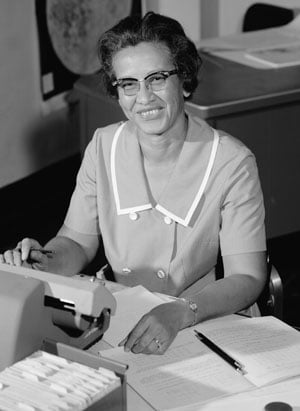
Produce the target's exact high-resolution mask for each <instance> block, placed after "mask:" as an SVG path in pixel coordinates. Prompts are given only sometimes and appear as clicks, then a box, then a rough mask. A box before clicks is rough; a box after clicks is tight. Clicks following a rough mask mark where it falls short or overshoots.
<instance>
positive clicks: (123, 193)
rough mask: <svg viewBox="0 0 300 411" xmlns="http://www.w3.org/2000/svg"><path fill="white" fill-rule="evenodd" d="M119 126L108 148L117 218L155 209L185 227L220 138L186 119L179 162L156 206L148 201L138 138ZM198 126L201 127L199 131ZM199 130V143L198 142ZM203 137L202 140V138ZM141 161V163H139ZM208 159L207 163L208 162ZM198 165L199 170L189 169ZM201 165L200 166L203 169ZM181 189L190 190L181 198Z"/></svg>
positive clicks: (196, 121)
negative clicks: (187, 122)
mask: <svg viewBox="0 0 300 411" xmlns="http://www.w3.org/2000/svg"><path fill="white" fill-rule="evenodd" d="M126 124H129V122H124V123H122V124H121V125H120V126H119V127H118V129H117V130H116V132H115V135H114V137H113V142H112V147H111V179H112V186H113V193H114V198H115V204H116V209H117V214H118V215H124V214H129V213H133V212H139V211H145V210H148V209H152V208H156V210H158V211H159V212H161V213H162V214H164V215H165V216H168V217H170V218H171V219H172V220H174V221H176V222H178V223H180V224H182V225H183V226H185V227H187V226H188V225H189V223H190V221H191V219H192V217H193V214H194V212H195V210H196V208H197V206H198V204H199V202H200V200H201V197H202V195H203V193H204V190H205V187H206V185H207V182H208V180H209V176H210V174H211V171H212V168H213V164H214V161H215V157H216V153H217V148H218V143H219V134H218V132H217V131H216V130H214V133H213V134H214V136H213V139H212V138H211V133H208V132H205V131H207V130H208V128H207V126H204V124H205V123H203V122H202V120H200V121H198V120H197V119H195V118H192V117H190V116H189V128H188V133H187V138H186V140H185V142H184V145H183V148H182V151H181V153H180V156H179V159H178V162H177V164H176V167H175V169H174V172H173V174H172V177H171V179H170V181H169V183H168V184H167V186H166V188H165V190H164V192H163V194H162V196H161V198H160V199H159V203H158V204H156V205H153V204H152V203H151V201H150V199H149V194H148V190H147V184H146V180H145V175H144V169H143V161H142V156H141V152H140V145H139V142H138V139H137V137H136V136H135V135H134V133H132V132H128V130H126V129H127V128H128V127H125V126H126ZM199 126H200V127H199ZM201 127H202V128H203V129H204V130H203V131H204V133H201V139H200V138H197V136H198V135H199V134H200V133H199V132H200V131H201ZM203 136H204V137H203ZM139 159H140V161H139ZM207 159H208V160H207ZM196 161H197V163H198V164H199V167H188V165H189V164H194V163H195V162H196ZM202 163H203V165H202ZM182 187H184V188H185V187H189V190H187V192H185V196H183V195H182Z"/></svg>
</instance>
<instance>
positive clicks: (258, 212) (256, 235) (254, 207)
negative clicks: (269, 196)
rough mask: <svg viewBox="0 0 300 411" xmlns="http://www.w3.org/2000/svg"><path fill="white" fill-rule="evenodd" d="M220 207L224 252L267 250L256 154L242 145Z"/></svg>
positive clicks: (222, 250)
mask: <svg viewBox="0 0 300 411" xmlns="http://www.w3.org/2000/svg"><path fill="white" fill-rule="evenodd" d="M223 194H224V197H223V204H222V208H221V229H220V247H221V253H222V255H232V254H241V253H249V252H257V251H265V250H266V235H265V223H264V221H265V209H264V201H263V194H262V190H261V185H260V181H259V175H258V170H257V166H256V161H255V157H254V155H253V154H252V153H251V151H250V150H248V149H247V148H246V147H244V148H242V149H241V150H240V152H239V154H238V155H237V156H235V159H234V161H233V162H232V167H231V168H230V171H229V173H228V176H227V181H226V184H225V188H224V192H223Z"/></svg>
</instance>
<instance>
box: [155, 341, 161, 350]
mask: <svg viewBox="0 0 300 411" xmlns="http://www.w3.org/2000/svg"><path fill="white" fill-rule="evenodd" d="M154 342H155V344H156V345H157V349H158V350H160V349H161V343H160V341H159V340H158V339H157V338H155V340H154Z"/></svg>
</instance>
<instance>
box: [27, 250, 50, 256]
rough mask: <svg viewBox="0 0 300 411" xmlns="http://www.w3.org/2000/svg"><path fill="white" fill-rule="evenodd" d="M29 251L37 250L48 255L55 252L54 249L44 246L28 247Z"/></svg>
mask: <svg viewBox="0 0 300 411" xmlns="http://www.w3.org/2000/svg"><path fill="white" fill-rule="evenodd" d="M31 251H39V252H40V253H42V254H44V255H48V256H51V255H52V254H54V253H55V251H53V250H46V249H45V248H41V249H39V248H31V249H30V252H31Z"/></svg>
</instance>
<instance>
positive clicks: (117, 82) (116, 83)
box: [111, 69, 178, 97]
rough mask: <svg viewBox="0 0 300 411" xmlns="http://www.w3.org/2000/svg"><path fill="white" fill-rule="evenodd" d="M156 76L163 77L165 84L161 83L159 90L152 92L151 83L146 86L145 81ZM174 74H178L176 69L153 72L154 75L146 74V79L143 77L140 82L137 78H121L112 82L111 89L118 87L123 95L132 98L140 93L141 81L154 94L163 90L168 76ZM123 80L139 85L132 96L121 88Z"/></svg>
mask: <svg viewBox="0 0 300 411" xmlns="http://www.w3.org/2000/svg"><path fill="white" fill-rule="evenodd" d="M157 74H162V75H163V77H165V78H164V80H165V82H164V83H163V85H162V87H161V88H160V89H158V90H153V89H152V88H151V83H148V85H147V79H149V77H152V76H155V75H157ZM174 74H178V69H172V70H159V71H155V72H154V73H150V74H148V75H147V76H146V77H144V78H143V79H141V80H138V79H137V78H134V77H123V78H120V79H116V80H114V81H112V83H111V84H112V86H113V87H120V88H122V90H123V92H124V94H125V95H126V96H130V97H132V96H135V95H137V93H138V92H139V91H140V89H141V86H140V83H142V82H143V81H144V82H145V86H146V88H147V90H149V89H150V90H151V91H152V92H153V91H154V92H156V91H160V90H163V89H164V87H165V84H166V80H167V79H168V78H169V77H170V76H173V75H174ZM125 80H131V81H134V82H135V83H136V84H137V85H139V88H138V89H137V90H136V91H134V93H133V94H127V93H126V91H125V89H124V88H123V87H122V86H121V83H122V81H125Z"/></svg>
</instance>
